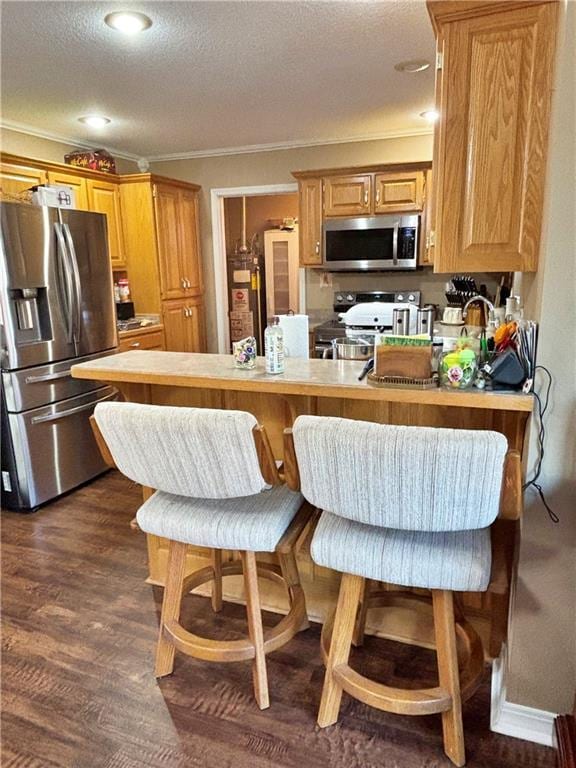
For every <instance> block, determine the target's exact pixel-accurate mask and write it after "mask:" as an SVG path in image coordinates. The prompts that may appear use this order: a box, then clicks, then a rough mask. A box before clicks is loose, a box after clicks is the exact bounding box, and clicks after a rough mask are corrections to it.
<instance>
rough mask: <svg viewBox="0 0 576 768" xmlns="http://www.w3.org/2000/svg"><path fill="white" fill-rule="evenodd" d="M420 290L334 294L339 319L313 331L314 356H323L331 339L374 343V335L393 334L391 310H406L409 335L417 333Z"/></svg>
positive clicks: (335, 309) (392, 311)
mask: <svg viewBox="0 0 576 768" xmlns="http://www.w3.org/2000/svg"><path fill="white" fill-rule="evenodd" d="M420 301H421V293H420V291H363V292H356V293H354V292H348V293H346V292H342V291H337V292H336V293H335V294H334V312H336V313H337V315H338V318H337V319H334V320H329V321H328V322H326V323H322V325H319V326H317V327H316V328H315V330H314V356H315V357H322V356H323V355H324V350H326V349H331V348H332V342H333V340H334V339H339V338H349V339H354V338H356V339H365V340H366V341H368V342H370V343H372V344H373V342H374V336H375V335H376V334H377V333H389V334H391V333H392V332H393V323H394V310H401V309H407V310H408V315H409V322H408V326H409V329H410V333H416V327H417V318H418V307H419V306H420Z"/></svg>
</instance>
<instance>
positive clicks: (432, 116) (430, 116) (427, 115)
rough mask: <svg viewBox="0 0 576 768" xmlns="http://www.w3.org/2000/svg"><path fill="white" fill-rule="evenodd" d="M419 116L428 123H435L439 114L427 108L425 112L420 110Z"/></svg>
mask: <svg viewBox="0 0 576 768" xmlns="http://www.w3.org/2000/svg"><path fill="white" fill-rule="evenodd" d="M420 117H423V118H424V120H427V121H428V122H429V123H435V122H436V120H438V118H439V117H440V115H439V113H438V112H437V111H436V110H435V109H427V110H426V111H425V112H420Z"/></svg>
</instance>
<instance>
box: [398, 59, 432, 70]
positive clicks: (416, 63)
mask: <svg viewBox="0 0 576 768" xmlns="http://www.w3.org/2000/svg"><path fill="white" fill-rule="evenodd" d="M429 67H430V62H429V61H426V59H411V60H410V61H401V62H400V63H399V64H396V65H395V66H394V69H396V70H398V72H409V73H410V74H414V73H415V72H424V70H425V69H428V68H429Z"/></svg>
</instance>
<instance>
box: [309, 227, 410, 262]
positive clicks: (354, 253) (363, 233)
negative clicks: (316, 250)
mask: <svg viewBox="0 0 576 768" xmlns="http://www.w3.org/2000/svg"><path fill="white" fill-rule="evenodd" d="M419 234H420V216H418V215H416V214H412V215H409V216H401V215H390V216H388V215H386V216H367V217H358V218H354V219H327V220H326V221H325V222H324V227H323V237H324V243H323V244H324V251H323V253H324V256H323V259H322V266H323V267H324V269H325V270H326V271H328V272H365V271H368V270H378V271H384V270H393V269H416V266H417V263H418V238H419Z"/></svg>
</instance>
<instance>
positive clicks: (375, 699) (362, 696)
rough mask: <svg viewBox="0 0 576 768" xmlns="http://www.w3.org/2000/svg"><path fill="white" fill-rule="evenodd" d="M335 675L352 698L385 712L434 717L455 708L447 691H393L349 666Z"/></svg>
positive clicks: (337, 668)
mask: <svg viewBox="0 0 576 768" xmlns="http://www.w3.org/2000/svg"><path fill="white" fill-rule="evenodd" d="M333 675H334V678H335V680H336V682H338V683H339V684H340V685H341V686H342V688H343V689H344V690H345V691H346V693H349V694H350V696H353V697H354V698H355V699H358V700H359V701H363V702H364V704H368V705H369V706H371V707H376V708H377V709H382V710H384V711H385V712H394V713H396V714H398V715H433V714H436V713H438V712H447V711H448V710H449V709H450V708H451V706H452V697H451V696H450V694H449V693H448V691H446V690H445V689H444V688H440V687H436V688H420V689H418V690H409V689H404V688H392V687H391V686H388V685H384V684H383V683H377V682H375V681H374V680H370V678H368V677H364V675H361V674H360V673H359V672H356V671H355V670H353V669H352V668H351V667H349V666H348V664H341V665H340V666H338V667H335V668H334V670H333Z"/></svg>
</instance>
